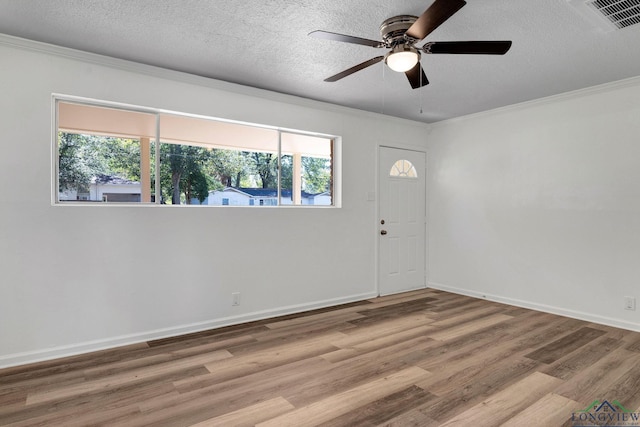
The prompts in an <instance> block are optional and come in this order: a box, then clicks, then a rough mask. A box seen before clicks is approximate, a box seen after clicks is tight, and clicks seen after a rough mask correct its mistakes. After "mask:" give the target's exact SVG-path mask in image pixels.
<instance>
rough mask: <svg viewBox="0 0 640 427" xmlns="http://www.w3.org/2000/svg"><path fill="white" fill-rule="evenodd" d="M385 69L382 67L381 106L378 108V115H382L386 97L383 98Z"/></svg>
mask: <svg viewBox="0 0 640 427" xmlns="http://www.w3.org/2000/svg"><path fill="white" fill-rule="evenodd" d="M386 68H387V67H386V66H384V67H382V105H381V106H380V114H384V104H385V101H386V97H385V88H386V87H387V85H386V83H387V82H386V81H385V77H386V73H385V69H386Z"/></svg>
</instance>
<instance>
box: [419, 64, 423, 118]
mask: <svg viewBox="0 0 640 427" xmlns="http://www.w3.org/2000/svg"><path fill="white" fill-rule="evenodd" d="M419 91H420V114H423V113H422V106H423V102H422V101H423V96H422V92H424V91H423V90H422V72H421V73H420V89H419Z"/></svg>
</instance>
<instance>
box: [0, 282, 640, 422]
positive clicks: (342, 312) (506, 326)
mask: <svg viewBox="0 0 640 427" xmlns="http://www.w3.org/2000/svg"><path fill="white" fill-rule="evenodd" d="M605 400H607V401H609V402H613V401H614V400H615V401H617V402H619V403H620V404H622V405H624V407H625V408H627V409H631V410H636V411H639V410H640V333H636V332H632V331H626V330H621V329H616V328H613V327H609V326H604V325H597V324H592V323H589V322H584V321H580V320H576V319H569V318H565V317H561V316H555V315H552V314H548V313H541V312H536V311H532V310H527V309H523V308H519V307H512V306H508V305H504V304H499V303H495V302H490V301H486V300H481V299H474V298H470V297H466V296H461V295H456V294H452V293H448V292H442V291H437V290H432V289H425V290H420V291H414V292H409V293H404V294H398V295H391V296H387V297H382V298H374V299H371V300H366V301H360V302H357V303H352V304H345V305H342V306H338V307H329V308H324V309H321V310H314V311H311V312H307V313H300V314H295V315H289V316H282V317H279V318H275V319H267V320H263V321H259V322H251V323H248V324H243V325H235V326H231V327H227V328H221V329H217V330H210V331H204V332H199V333H195V334H189V335H184V336H180V337H172V338H167V339H162V340H155V341H150V342H147V343H140V344H136V345H131V346H127V347H122V348H117V349H110V350H105V351H101V352H96V353H91V354H86V355H80V356H74V357H69V358H65V359H59V360H53V361H47V362H41V363H36V364H32V365H27V366H19V367H14V368H8V369H4V370H0V426H14V427H16V426H64V427H67V426H88V425H100V426H198V427H207V426H254V425H257V426H263V427H268V426H278V427H281V426H288V425H289V426H315V425H320V426H335V427H338V426H401V427H404V426H421V427H431V426H433V427H435V426H511V427H513V426H525V427H535V426H541V427H553V426H572V425H574V424H575V423H574V422H572V416H573V415H574V413H576V412H577V411H580V410H584V409H586V408H588V407H589V405H591V404H592V403H593V402H594V401H599V402H603V401H605ZM591 410H592V411H593V410H595V409H591Z"/></svg>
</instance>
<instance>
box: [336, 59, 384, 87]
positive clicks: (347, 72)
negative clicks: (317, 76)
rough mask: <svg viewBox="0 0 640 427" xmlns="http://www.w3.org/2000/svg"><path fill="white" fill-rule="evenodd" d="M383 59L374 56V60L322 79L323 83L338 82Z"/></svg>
mask: <svg viewBox="0 0 640 427" xmlns="http://www.w3.org/2000/svg"><path fill="white" fill-rule="evenodd" d="M383 59H384V56H376V57H375V58H371V59H370V60H368V61H364V62H363V63H362V64H358V65H355V66H353V67H351V68H349V69H346V70H344V71H343V72H341V73H338V74H336V75H334V76H331V77H328V78H326V79H324V81H325V82H337V81H338V80H340V79H342V78H345V77H347V76H349V75H351V74H353V73H355V72H356V71H360V70H364V69H365V68H367V67H369V66H371V65H373V64H377V63H378V62H380V61H382V60H383Z"/></svg>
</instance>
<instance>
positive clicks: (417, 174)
mask: <svg viewBox="0 0 640 427" xmlns="http://www.w3.org/2000/svg"><path fill="white" fill-rule="evenodd" d="M399 161H400V162H399ZM425 163H426V160H425V154H424V153H422V152H419V151H412V150H403V149H398V148H389V147H380V156H379V167H378V182H379V186H378V188H379V191H380V196H379V198H378V203H379V207H378V208H379V209H378V212H379V214H380V218H379V219H378V224H379V229H378V239H379V240H378V245H379V246H378V247H379V251H378V254H379V260H378V273H379V293H380V295H387V294H393V293H398V292H404V291H409V290H413V289H419V288H424V287H425V286H426V278H425V271H426V257H425V253H426V221H425V219H426V178H425Z"/></svg>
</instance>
